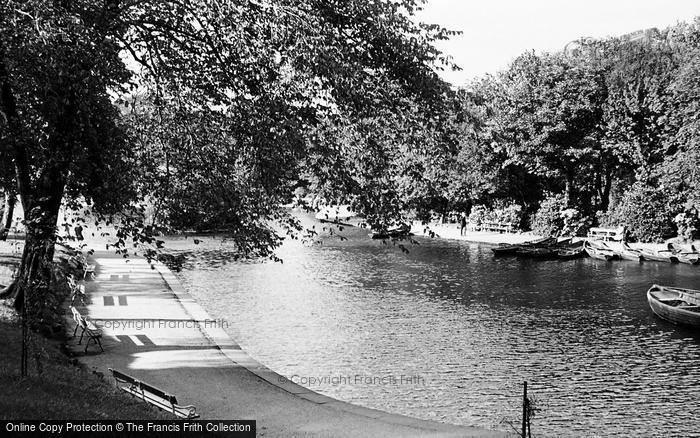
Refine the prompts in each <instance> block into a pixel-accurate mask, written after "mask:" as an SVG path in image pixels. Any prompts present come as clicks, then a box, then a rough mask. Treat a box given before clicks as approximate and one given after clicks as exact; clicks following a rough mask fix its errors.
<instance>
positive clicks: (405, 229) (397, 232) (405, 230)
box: [369, 224, 413, 239]
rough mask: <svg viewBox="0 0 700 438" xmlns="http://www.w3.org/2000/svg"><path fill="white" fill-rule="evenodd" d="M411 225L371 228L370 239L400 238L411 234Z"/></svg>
mask: <svg viewBox="0 0 700 438" xmlns="http://www.w3.org/2000/svg"><path fill="white" fill-rule="evenodd" d="M412 235H413V234H412V233H411V226H410V225H408V224H399V225H394V226H392V227H388V228H385V229H378V230H371V231H370V232H369V236H370V237H371V238H372V239H401V238H404V237H408V236H412Z"/></svg>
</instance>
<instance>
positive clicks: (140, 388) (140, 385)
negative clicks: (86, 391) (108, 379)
mask: <svg viewBox="0 0 700 438" xmlns="http://www.w3.org/2000/svg"><path fill="white" fill-rule="evenodd" d="M109 371H110V372H111V373H112V376H114V380H115V381H116V382H117V386H119V388H120V389H121V390H122V391H125V392H128V393H129V394H131V395H132V396H134V397H137V398H140V399H141V400H143V401H145V402H146V403H149V404H151V405H153V406H155V407H157V408H158V409H162V410H164V411H167V412H170V413H172V414H174V415H176V416H178V417H180V418H185V419H187V420H191V419H194V418H199V414H198V413H197V409H196V408H195V407H194V406H191V405H190V406H180V405H178V404H177V398H175V396H174V395H172V394H168V393H167V392H165V391H163V390H162V389H158V388H156V387H155V386H152V385H149V384H148V383H144V382H142V381H140V380H137V379H135V378H133V377H131V376H128V375H126V374H124V373H122V372H121V371H117V370H114V369H112V368H109ZM119 383H126V384H127V386H121V385H119Z"/></svg>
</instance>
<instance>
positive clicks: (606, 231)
mask: <svg viewBox="0 0 700 438" xmlns="http://www.w3.org/2000/svg"><path fill="white" fill-rule="evenodd" d="M587 237H588V238H589V239H592V240H603V241H606V240H612V241H617V242H621V241H622V240H623V238H624V237H625V227H618V228H591V229H590V230H589V231H588V236H587Z"/></svg>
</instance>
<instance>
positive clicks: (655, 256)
mask: <svg viewBox="0 0 700 438" xmlns="http://www.w3.org/2000/svg"><path fill="white" fill-rule="evenodd" d="M639 252H640V253H641V254H642V257H644V260H651V261H653V262H664V263H673V262H674V260H673V259H672V255H673V254H671V251H668V250H661V251H654V250H651V249H640V250H639Z"/></svg>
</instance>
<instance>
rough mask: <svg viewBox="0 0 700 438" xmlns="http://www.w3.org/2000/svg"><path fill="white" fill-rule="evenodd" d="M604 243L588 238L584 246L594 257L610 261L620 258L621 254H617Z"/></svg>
mask: <svg viewBox="0 0 700 438" xmlns="http://www.w3.org/2000/svg"><path fill="white" fill-rule="evenodd" d="M603 245H605V244H604V243H598V244H594V243H592V242H591V241H590V240H586V242H585V243H584V244H583V247H584V248H585V250H586V252H587V253H588V255H589V256H591V257H592V258H594V259H598V260H605V261H608V262H610V261H613V260H619V259H620V256H619V255H617V254H615V251H613V250H612V249H610V248H608V247H607V246H603Z"/></svg>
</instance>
